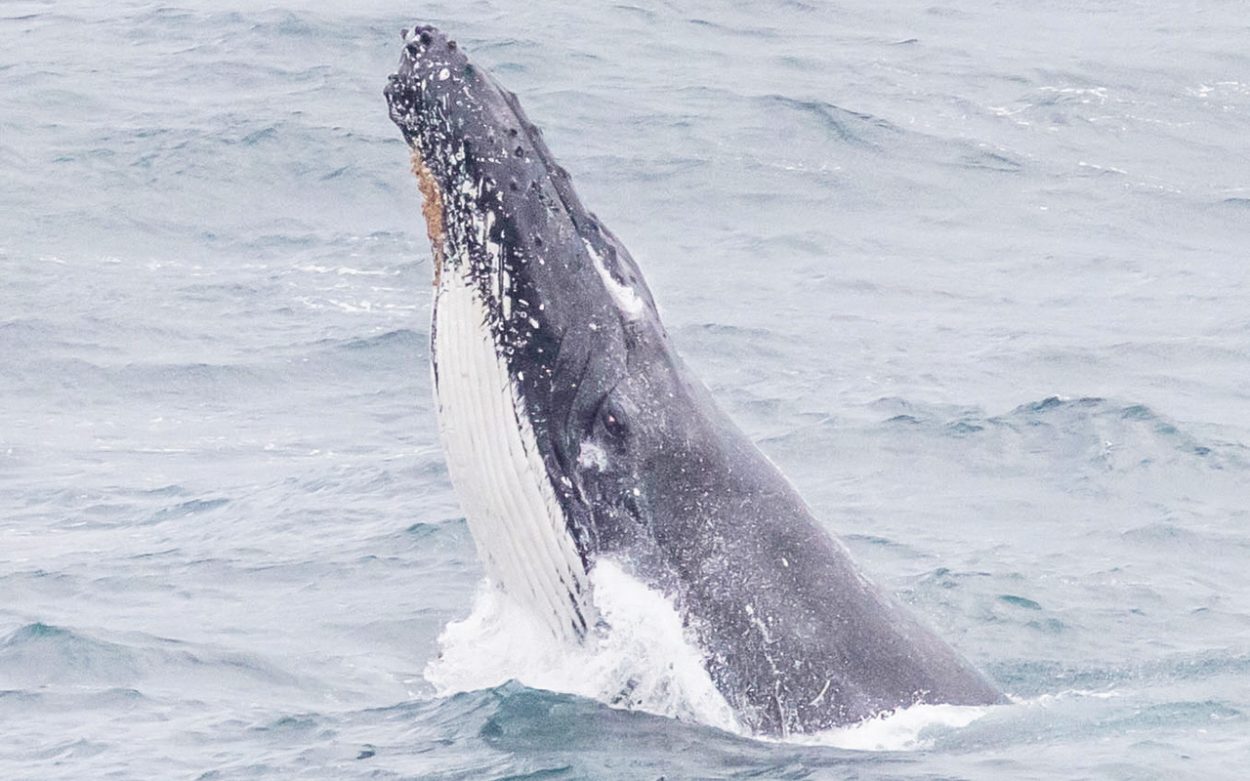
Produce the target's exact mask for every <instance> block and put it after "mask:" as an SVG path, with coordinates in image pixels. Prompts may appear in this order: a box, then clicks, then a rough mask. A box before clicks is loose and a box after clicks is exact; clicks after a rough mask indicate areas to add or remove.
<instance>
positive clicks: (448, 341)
mask: <svg viewBox="0 0 1250 781" xmlns="http://www.w3.org/2000/svg"><path fill="white" fill-rule="evenodd" d="M386 98H387V100H388V102H389V104H390V113H391V118H392V119H393V120H394V121H395V123H396V124H397V125H399V128H400V130H401V131H403V135H404V138H405V139H406V140H407V142H408V145H409V147H410V148H411V153H412V166H413V170H414V172H415V173H416V175H417V179H418V182H419V186H420V189H421V193H422V195H423V198H424V213H425V220H426V226H427V229H428V231H429V236H430V243H431V246H432V248H433V255H434V284H435V289H436V290H435V303H434V320H433V337H432V340H433V356H434V357H433V363H434V379H435V387H436V394H437V404H438V414H439V421H440V429H441V432H442V437H443V444H444V447H445V449H446V452H447V461H448V466H449V469H450V471H451V477H452V481H453V482H454V484H455V486H456V490H457V493H458V494H459V496H460V500H461V502H462V504H463V509H464V513H465V516H466V518H467V519H468V523H469V527H470V529H471V530H472V533H473V539H474V541H475V543H476V545H477V548H478V552H479V554H480V556H481V558H482V560H483V562H484V564H485V567H486V571H487V573H488V575H489V577H490V578H491V579H492V580H493V581H494V582H495V583H496V584H497V585H499V586H500V587H501V588H503V589H505V590H507V591H509V592H511V593H512V594H514V595H516V596H517V597H518V598H520V599H521V600H523V601H524V602H525V603H527V604H528V605H529V606H530V607H532V609H533V611H534V612H535V615H536V616H538V617H539V618H540V619H541V620H542V621H545V622H546V623H547V624H548V626H549V627H550V629H551V631H552V632H554V633H555V634H556V635H559V636H562V637H565V638H567V639H568V640H569V641H570V642H578V641H581V640H582V639H583V638H584V637H585V636H586V635H587V633H588V632H592V631H594V629H595V625H596V617H595V607H594V598H593V595H592V594H591V589H590V580H589V578H588V575H587V573H588V572H589V571H590V570H592V569H593V568H594V566H595V564H596V562H597V561H599V560H600V559H601V558H603V557H612V558H613V559H615V560H617V561H619V562H621V563H622V565H623V566H625V567H626V568H627V569H628V570H629V571H630V572H631V573H632V574H633V575H634V576H636V577H637V578H639V579H640V580H642V581H643V582H645V583H647V584H649V585H650V586H651V587H653V588H655V589H658V590H661V591H663V592H664V593H666V594H668V595H670V596H671V597H672V600H673V602H674V604H675V605H676V606H677V609H678V610H679V611H680V613H681V615H682V618H683V621H684V622H685V624H686V626H687V628H688V629H689V632H690V634H691V636H692V637H693V638H694V639H695V642H696V643H697V645H698V647H699V650H700V651H701V652H702V654H703V656H704V659H705V664H706V667H707V670H708V672H709V674H710V675H711V677H712V680H713V681H714V682H715V684H716V686H717V688H718V689H719V690H720V691H721V693H722V694H723V695H724V696H725V699H726V700H727V701H728V702H729V704H730V705H731V706H732V707H733V708H734V710H735V712H736V713H737V715H738V717H739V719H740V721H741V722H742V723H743V724H744V725H746V726H747V727H749V728H751V729H753V730H755V731H757V732H760V733H765V734H772V735H784V734H787V733H791V732H811V731H814V730H819V729H823V728H827V727H831V726H836V725H840V724H846V723H849V722H854V721H858V720H860V719H863V718H865V717H867V716H870V715H872V714H875V713H878V712H881V711H884V710H889V709H894V708H898V707H901V706H907V705H911V704H914V703H917V702H929V703H953V704H966V705H976V704H989V703H997V702H1001V701H1002V699H1003V698H1002V695H1001V694H1000V693H999V691H998V690H997V689H996V688H995V687H994V686H993V685H991V684H990V683H989V682H987V681H986V679H985V678H983V677H982V676H981V675H980V674H979V673H978V672H977V671H976V670H975V669H973V668H972V667H971V666H970V665H969V664H968V663H967V662H966V661H965V660H964V659H963V658H961V657H960V656H959V655H958V654H957V653H955V652H954V651H953V650H952V649H951V648H950V647H949V646H948V645H947V644H946V643H944V642H942V641H941V640H939V639H938V638H937V637H936V636H935V635H934V634H933V633H932V632H930V631H929V630H927V629H925V628H924V627H923V626H921V625H920V624H919V623H917V622H916V621H915V620H914V619H913V618H912V617H911V616H910V615H909V614H908V613H907V612H906V611H904V610H903V609H902V608H901V607H900V606H899V605H898V604H897V603H896V602H895V601H894V600H893V599H891V598H889V597H888V596H886V595H885V594H884V593H883V592H882V591H881V590H880V589H878V588H877V587H876V586H874V585H873V584H872V583H871V582H869V581H868V580H867V579H866V578H865V577H864V576H863V575H862V574H861V573H860V572H859V570H858V569H857V568H856V566H855V565H854V563H853V562H852V561H851V558H850V556H849V554H848V552H847V551H846V549H845V548H844V547H843V546H842V545H841V544H840V543H839V542H837V541H836V540H835V539H833V538H832V537H831V536H830V535H829V534H827V533H826V532H825V531H824V530H822V528H821V527H820V525H819V524H818V523H817V522H816V521H815V519H814V518H813V517H812V513H811V511H810V510H809V509H808V507H807V505H806V504H805V503H804V502H803V500H802V499H801V498H800V497H799V496H798V494H797V493H796V492H795V491H794V489H793V488H792V487H791V486H790V484H789V482H787V481H786V479H785V478H784V477H783V476H782V475H781V473H780V472H778V470H777V469H776V467H774V466H773V464H772V463H771V462H769V460H768V459H767V458H765V457H764V456H763V455H762V454H761V453H760V451H759V450H758V449H757V448H756V447H755V445H754V444H752V443H751V441H750V440H748V439H747V438H746V437H745V436H744V435H743V434H742V432H741V431H739V430H738V428H737V427H736V426H735V425H734V424H733V422H731V421H730V420H729V419H728V418H727V417H726V416H725V415H724V414H723V413H722V412H721V411H720V410H719V409H718V408H717V406H716V404H715V403H714V402H713V400H712V399H711V397H710V396H709V394H708V391H707V390H706V389H705V388H704V386H703V384H702V383H701V382H700V381H699V380H698V379H697V378H695V377H694V376H693V375H692V374H691V372H690V371H689V370H688V369H687V368H686V366H685V364H683V363H682V361H681V359H680V358H679V357H678V355H677V353H676V352H675V351H674V349H673V347H672V344H671V342H670V341H669V337H668V334H667V333H666V332H665V330H664V326H663V324H662V323H661V322H660V318H659V316H658V315H657V314H656V308H655V304H654V302H653V300H652V297H651V292H650V291H649V290H648V289H647V285H646V283H645V282H644V281H643V279H642V274H641V273H640V272H639V270H638V267H637V265H635V263H634V261H633V259H632V258H631V257H630V255H629V252H627V251H626V249H625V247H624V246H622V245H621V243H620V242H619V241H618V240H617V239H616V237H615V236H613V235H612V234H611V233H610V232H609V231H608V230H607V229H606V228H605V227H604V226H603V225H602V224H600V223H599V221H598V220H597V219H596V218H595V217H594V215H593V214H591V213H590V212H588V211H586V209H585V208H584V207H583V206H582V204H581V202H580V201H579V200H578V197H577V194H576V193H575V192H574V191H573V187H572V185H571V184H570V182H569V177H568V174H567V173H566V172H565V171H564V169H562V168H560V166H558V165H557V164H556V162H555V160H554V159H553V158H552V156H551V152H550V151H549V150H548V149H547V145H546V144H545V143H544V142H543V139H542V135H541V134H540V133H539V131H538V129H537V128H535V127H534V126H533V125H532V124H530V122H529V120H527V119H526V117H525V113H524V112H523V111H522V110H521V107H520V105H519V104H518V102H517V98H516V96H515V95H514V94H512V93H510V92H508V91H506V90H504V89H502V88H501V87H500V86H499V85H498V84H497V83H496V82H495V80H494V79H493V78H491V77H490V76H489V75H488V74H487V73H485V72H483V71H482V70H481V69H478V68H476V67H474V66H473V65H471V64H470V63H469V61H468V60H467V59H466V57H465V54H464V52H463V50H462V49H460V48H459V47H457V46H456V44H455V43H454V42H453V41H450V40H448V39H447V38H446V37H445V36H444V35H442V34H441V33H440V32H438V31H437V30H435V29H434V28H432V27H418V28H416V29H414V30H412V31H409V32H406V33H405V46H404V51H403V55H402V57H401V59H400V64H399V72H398V73H397V74H395V75H393V76H391V77H390V83H389V85H388V86H387V87H386Z"/></svg>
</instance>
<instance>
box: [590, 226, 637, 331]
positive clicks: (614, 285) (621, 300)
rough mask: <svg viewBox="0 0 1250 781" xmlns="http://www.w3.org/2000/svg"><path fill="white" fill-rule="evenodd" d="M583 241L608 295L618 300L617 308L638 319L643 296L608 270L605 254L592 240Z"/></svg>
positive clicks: (631, 317)
mask: <svg viewBox="0 0 1250 781" xmlns="http://www.w3.org/2000/svg"><path fill="white" fill-rule="evenodd" d="M582 243H583V244H584V245H586V251H587V252H589V253H590V259H591V261H593V262H594V264H595V271H598V272H599V278H600V279H602V280H603V285H604V287H606V288H607V289H608V295H610V296H612V300H613V301H614V302H616V308H617V309H619V310H621V314H623V315H625V316H626V317H627V318H629V319H630V320H637V319H638V318H639V316H641V315H642V310H643V307H644V306H645V305H644V304H643V302H642V298H641V297H639V295H638V294H637V293H636V292H634V289H633V288H632V287H629V286H628V285H622V284H621V283H620V282H618V281H617V280H616V277H614V276H612V272H611V271H608V266H607V264H606V263H604V261H603V256H602V255H600V254H599V253H598V252H596V251H595V248H594V247H593V246H591V244H590V242H588V241H583V242H582Z"/></svg>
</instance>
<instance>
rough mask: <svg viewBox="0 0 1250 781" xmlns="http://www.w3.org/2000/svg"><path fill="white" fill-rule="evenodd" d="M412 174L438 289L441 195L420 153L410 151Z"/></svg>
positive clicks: (441, 262) (441, 226)
mask: <svg viewBox="0 0 1250 781" xmlns="http://www.w3.org/2000/svg"><path fill="white" fill-rule="evenodd" d="M412 172H413V173H414V174H416V176H417V188H418V189H419V190H421V214H422V215H423V216H424V217H425V232H426V233H427V234H429V237H430V247H431V248H432V249H433V251H434V287H438V284H439V282H441V281H442V278H443V260H444V252H443V193H442V191H441V190H439V188H438V182H436V181H435V180H434V174H433V173H432V172H431V171H430V168H429V166H427V165H426V164H425V160H423V159H422V158H421V153H420V152H418V151H417V150H416V149H413V150H412Z"/></svg>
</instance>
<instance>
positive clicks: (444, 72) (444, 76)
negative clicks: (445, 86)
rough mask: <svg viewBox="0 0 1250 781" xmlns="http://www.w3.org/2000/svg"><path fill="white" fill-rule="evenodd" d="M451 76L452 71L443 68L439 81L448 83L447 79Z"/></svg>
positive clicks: (439, 73) (439, 74)
mask: <svg viewBox="0 0 1250 781" xmlns="http://www.w3.org/2000/svg"><path fill="white" fill-rule="evenodd" d="M449 76H451V71H449V70H447V69H446V68H443V69H442V70H441V71H439V72H438V80H439V81H447V78H448V77H449Z"/></svg>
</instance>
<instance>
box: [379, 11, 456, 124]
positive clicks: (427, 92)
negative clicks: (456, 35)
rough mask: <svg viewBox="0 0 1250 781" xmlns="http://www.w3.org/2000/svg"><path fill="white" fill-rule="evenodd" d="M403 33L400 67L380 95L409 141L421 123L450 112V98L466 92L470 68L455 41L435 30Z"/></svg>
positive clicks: (427, 27)
mask: <svg viewBox="0 0 1250 781" xmlns="http://www.w3.org/2000/svg"><path fill="white" fill-rule="evenodd" d="M402 33H403V37H404V41H405V45H404V50H403V53H402V54H401V55H400V59H399V68H398V69H397V70H396V72H395V73H392V74H391V75H390V77H389V78H388V80H387V85H386V89H385V90H384V91H383V92H384V94H385V95H386V101H387V103H388V105H389V106H390V110H391V119H392V120H394V121H395V123H396V124H398V125H399V126H400V128H401V129H403V130H404V132H405V134H406V135H408V136H409V140H410V141H411V140H413V136H415V135H416V134H418V133H419V132H420V130H421V123H422V122H424V121H428V119H429V118H431V117H434V116H438V115H444V116H445V115H446V114H447V113H448V112H450V111H451V110H452V107H453V101H452V98H453V97H455V96H456V94H457V93H460V94H465V93H466V92H467V90H466V85H465V79H466V77H467V76H469V75H471V74H472V66H470V65H469V62H468V58H466V57H465V55H464V53H463V52H461V51H460V49H459V47H458V46H457V45H456V42H455V41H453V40H451V39H450V38H448V37H447V36H446V35H444V34H443V33H442V32H441V31H439V30H438V28H436V27H432V26H430V25H419V26H417V27H414V28H412V29H411V30H408V29H405V30H403V31H402Z"/></svg>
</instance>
